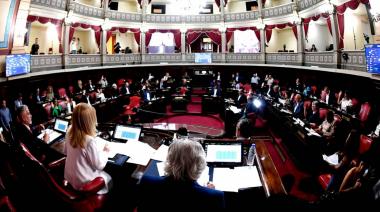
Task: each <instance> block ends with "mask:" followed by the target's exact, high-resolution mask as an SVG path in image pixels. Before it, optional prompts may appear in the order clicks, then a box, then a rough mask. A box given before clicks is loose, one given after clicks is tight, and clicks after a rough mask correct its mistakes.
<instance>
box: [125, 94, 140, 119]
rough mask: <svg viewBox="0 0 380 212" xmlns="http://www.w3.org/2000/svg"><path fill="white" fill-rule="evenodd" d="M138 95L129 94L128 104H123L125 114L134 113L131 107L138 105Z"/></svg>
mask: <svg viewBox="0 0 380 212" xmlns="http://www.w3.org/2000/svg"><path fill="white" fill-rule="evenodd" d="M140 99H141V98H140V97H139V96H131V98H130V102H129V105H125V106H124V108H125V111H124V114H125V115H134V114H136V112H134V111H133V108H138V107H140Z"/></svg>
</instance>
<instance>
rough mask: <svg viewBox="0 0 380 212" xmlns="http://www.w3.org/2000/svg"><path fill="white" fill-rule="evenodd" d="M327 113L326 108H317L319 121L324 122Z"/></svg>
mask: <svg viewBox="0 0 380 212" xmlns="http://www.w3.org/2000/svg"><path fill="white" fill-rule="evenodd" d="M328 112H329V110H328V109H326V108H319V118H321V120H325V119H326V116H327V113H328Z"/></svg>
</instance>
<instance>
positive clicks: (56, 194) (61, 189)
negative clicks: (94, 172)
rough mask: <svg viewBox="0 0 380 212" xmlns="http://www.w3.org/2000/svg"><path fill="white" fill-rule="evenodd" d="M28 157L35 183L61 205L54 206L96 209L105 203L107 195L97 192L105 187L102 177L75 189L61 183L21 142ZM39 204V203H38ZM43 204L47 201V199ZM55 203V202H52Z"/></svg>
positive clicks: (70, 208)
mask: <svg viewBox="0 0 380 212" xmlns="http://www.w3.org/2000/svg"><path fill="white" fill-rule="evenodd" d="M21 146H22V149H23V150H24V153H25V155H26V157H27V158H28V164H29V166H30V167H29V168H31V170H33V171H32V172H33V175H35V176H33V178H32V179H33V180H34V181H33V183H35V184H36V186H38V187H39V188H40V189H41V191H45V190H46V191H45V192H46V193H47V195H49V197H51V198H52V199H51V200H52V201H54V204H55V203H59V205H52V207H53V208H56V207H65V209H66V208H67V209H68V210H69V211H95V210H97V209H101V208H102V206H103V205H104V203H105V201H106V199H107V195H106V194H103V195H100V194H97V192H98V191H99V190H100V189H101V188H103V187H104V185H105V182H104V179H103V178H102V177H97V178H95V179H94V180H92V181H90V182H88V183H87V184H85V185H84V186H83V187H82V188H81V189H80V191H77V190H74V189H73V188H71V186H69V185H68V183H65V181H63V183H59V182H60V180H57V179H56V178H57V177H56V176H53V175H52V174H51V173H50V172H49V171H48V170H47V169H46V168H45V167H44V165H43V164H42V163H40V162H39V161H38V160H37V159H36V158H35V157H34V156H33V155H32V154H31V153H30V152H29V150H28V149H27V148H26V147H25V145H23V144H21ZM37 204H38V203H37ZM41 204H46V205H49V202H47V203H45V200H43V202H41ZM50 204H53V203H50Z"/></svg>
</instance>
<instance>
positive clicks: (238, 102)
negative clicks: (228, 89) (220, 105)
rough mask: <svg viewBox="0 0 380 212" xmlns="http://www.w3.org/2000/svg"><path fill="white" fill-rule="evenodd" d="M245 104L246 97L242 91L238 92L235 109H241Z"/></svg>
mask: <svg viewBox="0 0 380 212" xmlns="http://www.w3.org/2000/svg"><path fill="white" fill-rule="evenodd" d="M246 103H247V96H246V95H245V94H244V92H243V89H240V90H239V96H238V98H237V99H236V107H238V108H242V107H244V106H245V104H246Z"/></svg>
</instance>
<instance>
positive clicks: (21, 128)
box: [13, 105, 63, 164]
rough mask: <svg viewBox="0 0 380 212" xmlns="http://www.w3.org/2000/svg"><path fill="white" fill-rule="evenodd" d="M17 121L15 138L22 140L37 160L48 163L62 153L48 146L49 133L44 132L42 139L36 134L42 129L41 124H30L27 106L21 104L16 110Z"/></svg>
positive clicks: (30, 118) (30, 117)
mask: <svg viewBox="0 0 380 212" xmlns="http://www.w3.org/2000/svg"><path fill="white" fill-rule="evenodd" d="M16 117H17V123H16V125H15V132H14V133H13V135H14V136H15V140H16V141H17V142H22V143H23V144H24V145H25V146H26V147H27V148H28V149H29V151H30V152H31V153H32V154H33V156H34V157H35V158H37V160H39V161H40V162H42V163H44V164H48V163H49V162H52V161H54V160H57V159H60V158H61V157H62V156H63V155H62V154H60V153H58V152H56V151H55V150H53V149H52V148H50V147H49V146H48V145H47V144H46V143H44V142H48V141H49V139H50V138H49V134H47V133H45V134H44V136H43V138H42V140H43V141H40V140H38V139H37V136H38V135H39V134H40V133H41V131H42V130H44V129H45V128H44V126H43V125H37V126H34V127H33V126H32V114H31V113H30V111H29V108H28V106H26V105H23V106H21V107H19V108H18V109H17V111H16Z"/></svg>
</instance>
